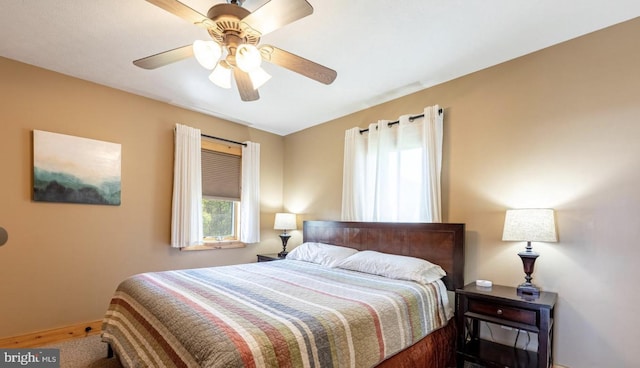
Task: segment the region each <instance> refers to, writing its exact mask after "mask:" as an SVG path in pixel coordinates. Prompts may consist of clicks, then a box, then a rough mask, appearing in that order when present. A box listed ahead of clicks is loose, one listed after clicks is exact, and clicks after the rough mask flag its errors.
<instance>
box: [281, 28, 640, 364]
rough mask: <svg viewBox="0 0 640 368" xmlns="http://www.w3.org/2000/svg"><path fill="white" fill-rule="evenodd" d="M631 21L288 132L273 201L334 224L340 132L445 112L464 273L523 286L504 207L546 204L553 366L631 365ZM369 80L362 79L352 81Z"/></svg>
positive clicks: (450, 211)
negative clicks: (553, 220) (280, 195)
mask: <svg viewBox="0 0 640 368" xmlns="http://www.w3.org/2000/svg"><path fill="white" fill-rule="evenodd" d="M638 35H640V19H638V18H637V19H635V20H632V21H630V22H626V23H623V24H620V25H618V26H615V27H612V28H609V29H606V30H603V31H600V32H596V33H593V34H590V35H587V36H585V37H581V38H578V39H575V40H572V41H569V42H566V43H564V44H561V45H558V46H554V47H551V48H549V49H545V50H542V51H540V52H536V53H534V54H530V55H527V56H524V57H522V58H519V59H516V60H513V61H510V62H507V63H504V64H501V65H498V66H495V67H492V68H489V69H486V70H483V71H480V72H477V73H474V74H471V75H468V76H465V77H463V78H459V79H457V80H454V81H451V82H448V83H444V84H442V85H439V86H436V87H433V88H429V89H426V90H423V91H421V92H418V93H415V94H413V95H410V96H407V97H404V98H401V99H398V100H395V101H392V102H389V103H386V104H383V105H380V106H376V107H374V108H371V109H367V110H364V111H360V112H358V113H355V114H352V115H349V116H346V117H344V118H340V119H337V120H334V121H331V122H328V123H326V124H323V125H320V126H317V127H314V128H310V129H307V130H304V131H301V132H298V133H296V134H292V135H289V136H287V137H285V159H284V160H285V161H284V164H285V168H286V171H285V175H284V189H285V198H284V205H285V207H286V208H289V209H290V210H292V211H296V212H299V213H301V214H304V215H303V217H304V218H307V219H333V220H336V219H339V218H340V201H341V192H342V155H343V142H344V131H345V130H346V129H348V128H351V127H353V126H360V127H365V126H366V125H367V124H369V123H370V122H373V121H376V120H378V119H396V118H397V117H398V116H399V115H402V114H407V113H420V112H421V110H422V108H423V107H424V106H427V105H433V104H439V105H440V106H442V107H444V108H445V119H444V122H445V143H444V163H443V166H444V167H443V180H442V184H443V215H444V218H445V221H448V222H464V223H466V225H467V236H466V272H465V279H466V281H467V282H472V281H474V280H475V279H478V278H483V279H490V280H493V281H494V282H495V283H498V284H505V285H517V284H518V283H520V282H522V281H523V272H522V264H521V262H520V259H519V258H518V257H517V255H516V253H517V252H518V251H520V250H521V249H523V247H524V244H519V243H506V242H502V241H501V235H502V226H503V222H504V211H505V210H506V209H507V208H518V207H552V208H555V209H556V211H557V221H558V228H559V236H560V242H558V243H555V244H542V243H540V244H534V248H535V250H537V251H538V252H539V253H540V254H541V256H540V258H538V262H537V264H536V271H535V274H534V281H535V282H536V283H537V284H538V285H540V286H541V287H542V288H543V289H544V290H550V291H557V292H558V293H559V301H558V304H557V312H556V328H555V343H554V346H555V349H556V350H555V357H556V359H555V362H556V363H558V364H562V365H566V366H568V367H572V368H588V367H593V368H600V367H632V366H636V365H637V359H636V358H635V355H636V352H635V349H637V342H638V341H640V330H638V328H637V327H636V326H638V325H640V318H639V317H638V313H637V311H635V309H636V308H635V306H636V305H637V303H638V302H640V288H638V287H636V286H634V283H635V281H636V280H637V279H638V278H639V277H640V270H639V267H637V262H636V259H635V257H636V256H640V250H639V249H640V248H639V247H638V239H639V238H640V226H639V221H640V190H639V188H640V144H639V142H640V48H639V47H638ZM363 83H367V82H363Z"/></svg>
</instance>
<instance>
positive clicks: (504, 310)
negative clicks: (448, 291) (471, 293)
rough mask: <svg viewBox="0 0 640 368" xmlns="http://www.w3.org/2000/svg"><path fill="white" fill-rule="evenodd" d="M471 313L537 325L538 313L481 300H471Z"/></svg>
mask: <svg viewBox="0 0 640 368" xmlns="http://www.w3.org/2000/svg"><path fill="white" fill-rule="evenodd" d="M469 312H473V313H479V314H484V315H487V316H490V317H495V318H501V319H504V320H507V321H513V322H520V323H524V324H527V325H536V311H533V310H528V309H520V308H514V307H506V306H503V305H500V304H496V303H486V302H482V301H479V300H473V299H470V300H469Z"/></svg>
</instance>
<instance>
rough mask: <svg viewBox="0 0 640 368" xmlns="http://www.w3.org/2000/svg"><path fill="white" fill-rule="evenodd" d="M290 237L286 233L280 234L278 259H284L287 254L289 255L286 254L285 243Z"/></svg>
mask: <svg viewBox="0 0 640 368" xmlns="http://www.w3.org/2000/svg"><path fill="white" fill-rule="evenodd" d="M290 237H291V235H289V234H287V233H286V232H284V233H282V234H280V239H282V252H280V253H278V257H280V258H284V257H286V256H287V254H289V252H287V242H288V241H289V238H290Z"/></svg>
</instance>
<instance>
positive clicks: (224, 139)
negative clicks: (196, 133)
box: [200, 134, 247, 147]
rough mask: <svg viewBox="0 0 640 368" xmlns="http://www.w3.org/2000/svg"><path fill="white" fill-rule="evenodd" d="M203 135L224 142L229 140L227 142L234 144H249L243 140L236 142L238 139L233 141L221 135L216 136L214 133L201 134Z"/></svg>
mask: <svg viewBox="0 0 640 368" xmlns="http://www.w3.org/2000/svg"><path fill="white" fill-rule="evenodd" d="M200 136H201V137H205V138H211V139H217V140H219V141H223V142H227V143H233V144H239V145H241V146H245V147H246V146H247V144H246V143H242V142H236V141H232V140H231V139H226V138H220V137H214V136H212V135H206V134H200Z"/></svg>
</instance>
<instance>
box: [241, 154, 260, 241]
mask: <svg viewBox="0 0 640 368" xmlns="http://www.w3.org/2000/svg"><path fill="white" fill-rule="evenodd" d="M245 143H246V144H247V145H246V146H244V147H242V193H241V198H242V199H241V202H240V205H241V209H240V216H241V219H240V241H241V242H243V243H257V242H259V241H260V144H258V143H253V142H245Z"/></svg>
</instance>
